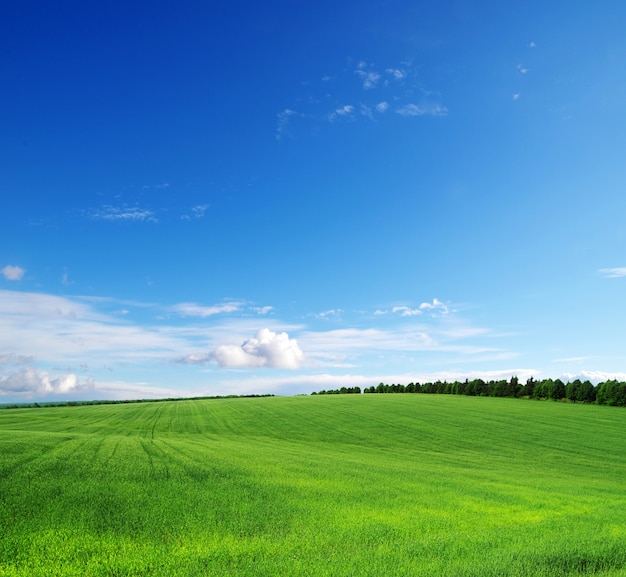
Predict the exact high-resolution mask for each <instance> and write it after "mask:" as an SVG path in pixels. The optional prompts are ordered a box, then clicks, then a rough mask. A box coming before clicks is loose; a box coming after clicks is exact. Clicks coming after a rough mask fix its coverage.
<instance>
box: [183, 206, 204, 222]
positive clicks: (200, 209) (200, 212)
mask: <svg viewBox="0 0 626 577" xmlns="http://www.w3.org/2000/svg"><path fill="white" fill-rule="evenodd" d="M207 210H209V205H208V204H198V205H196V206H192V207H191V213H190V214H183V215H182V216H181V217H180V218H181V219H182V220H192V219H200V218H202V217H203V216H204V215H205V214H206V211H207Z"/></svg>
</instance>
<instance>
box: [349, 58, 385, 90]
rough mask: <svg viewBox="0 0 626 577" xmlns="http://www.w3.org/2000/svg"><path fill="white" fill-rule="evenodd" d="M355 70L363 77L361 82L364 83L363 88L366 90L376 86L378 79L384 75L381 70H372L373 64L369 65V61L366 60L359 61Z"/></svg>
mask: <svg viewBox="0 0 626 577" xmlns="http://www.w3.org/2000/svg"><path fill="white" fill-rule="evenodd" d="M368 68H369V70H368ZM354 72H355V74H356V75H357V76H358V77H359V78H360V79H361V82H362V83H363V88H364V89H365V90H370V89H372V88H376V85H377V84H378V81H379V80H380V79H381V77H382V75H381V74H380V73H379V72H376V71H375V70H371V66H370V65H368V64H367V62H364V61H361V62H359V64H358V65H357V68H356V70H355V71H354Z"/></svg>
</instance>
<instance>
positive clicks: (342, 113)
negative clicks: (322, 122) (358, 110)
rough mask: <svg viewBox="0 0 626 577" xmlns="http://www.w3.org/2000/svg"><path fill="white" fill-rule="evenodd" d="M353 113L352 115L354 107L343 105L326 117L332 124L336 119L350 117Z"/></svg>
mask: <svg viewBox="0 0 626 577" xmlns="http://www.w3.org/2000/svg"><path fill="white" fill-rule="evenodd" d="M353 113H354V106H352V105H351V104H345V105H344V106H341V107H339V108H336V109H335V110H334V111H333V112H331V113H330V114H329V115H328V119H329V120H330V121H331V122H333V121H335V120H336V119H337V118H346V117H352V114H353Z"/></svg>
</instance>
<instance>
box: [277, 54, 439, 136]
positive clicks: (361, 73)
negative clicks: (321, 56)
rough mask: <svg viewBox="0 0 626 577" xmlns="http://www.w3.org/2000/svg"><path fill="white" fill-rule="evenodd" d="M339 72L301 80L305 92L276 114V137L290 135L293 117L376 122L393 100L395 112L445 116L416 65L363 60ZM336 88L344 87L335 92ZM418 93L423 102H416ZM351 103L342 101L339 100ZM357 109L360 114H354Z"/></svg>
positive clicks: (413, 115) (406, 114) (408, 116)
mask: <svg viewBox="0 0 626 577" xmlns="http://www.w3.org/2000/svg"><path fill="white" fill-rule="evenodd" d="M348 64H349V65H348V67H347V68H345V69H344V70H343V72H342V73H337V74H332V75H331V74H327V75H325V76H324V77H323V79H322V80H321V81H317V82H313V81H311V82H303V83H301V85H302V86H303V87H306V89H307V93H306V94H303V95H301V96H300V97H298V98H297V105H293V106H289V107H286V108H284V109H283V110H282V111H281V112H279V113H278V115H277V126H276V138H277V139H278V140H280V139H281V137H282V136H283V135H285V134H292V130H291V129H292V126H291V124H292V120H293V119H294V118H296V117H298V118H300V119H308V120H309V121H311V122H314V123H315V124H316V128H318V127H319V123H320V122H322V121H323V120H326V121H328V122H331V123H332V122H335V121H337V120H339V119H341V118H343V119H350V120H351V121H356V120H357V119H359V118H366V119H368V120H370V121H377V120H378V118H380V115H381V114H383V113H385V112H386V111H387V110H388V109H389V108H390V102H391V103H393V106H394V109H395V111H396V112H397V113H398V114H399V115H401V116H404V117H407V118H411V117H420V116H445V115H446V114H447V113H448V110H447V108H446V107H445V106H444V105H443V104H442V103H441V102H440V100H441V98H440V95H439V93H438V92H437V91H432V90H426V89H424V87H423V82H424V80H423V78H422V77H421V75H419V74H418V68H417V67H415V66H413V65H412V64H411V63H410V62H402V64H401V65H391V66H386V67H381V68H379V67H377V66H376V65H374V64H372V63H369V62H366V61H364V60H361V61H359V62H358V63H356V64H354V63H353V62H351V61H350V62H349V63H348ZM339 87H342V88H345V87H347V91H346V90H343V91H342V92H341V94H339V93H338V92H337V93H336V94H335V93H334V90H337V91H339ZM416 94H421V95H422V99H423V102H422V101H420V100H419V99H418V100H417V101H416ZM342 100H343V101H344V102H345V101H346V100H348V102H351V104H342V103H341V101H342ZM357 112H360V114H357Z"/></svg>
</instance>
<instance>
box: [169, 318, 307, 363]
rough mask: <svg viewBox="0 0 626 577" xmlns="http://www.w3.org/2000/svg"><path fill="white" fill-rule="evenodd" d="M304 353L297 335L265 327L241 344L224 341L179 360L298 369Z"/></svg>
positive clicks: (184, 361)
mask: <svg viewBox="0 0 626 577" xmlns="http://www.w3.org/2000/svg"><path fill="white" fill-rule="evenodd" d="M304 360H305V358H304V353H303V352H302V350H301V349H300V347H299V346H298V342H297V340H296V339H291V338H289V335H288V334H287V333H285V332H282V333H275V332H274V331H271V330H270V329H267V328H264V329H261V330H260V331H259V332H258V333H257V334H256V336H255V337H252V338H250V339H247V340H245V341H244V342H243V343H242V344H241V345H221V346H219V347H217V348H215V349H214V350H213V351H211V352H210V353H207V354H191V355H187V356H186V357H184V358H182V359H178V360H177V361H176V362H178V363H182V364H206V363H209V362H211V361H215V362H216V363H217V364H218V365H219V366H220V367H229V368H233V367H251V368H254V367H269V368H274V369H298V368H299V367H300V366H301V365H302V363H303V362H304Z"/></svg>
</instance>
